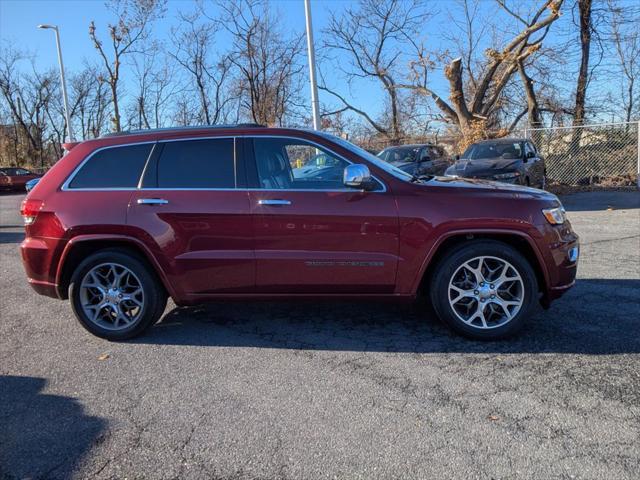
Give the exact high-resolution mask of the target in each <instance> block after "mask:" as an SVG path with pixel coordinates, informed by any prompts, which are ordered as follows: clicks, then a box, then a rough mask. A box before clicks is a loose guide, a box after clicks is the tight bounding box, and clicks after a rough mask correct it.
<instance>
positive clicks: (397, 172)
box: [315, 132, 413, 182]
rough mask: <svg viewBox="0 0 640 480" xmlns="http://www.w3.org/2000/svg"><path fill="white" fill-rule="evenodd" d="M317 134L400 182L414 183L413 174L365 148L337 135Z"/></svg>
mask: <svg viewBox="0 0 640 480" xmlns="http://www.w3.org/2000/svg"><path fill="white" fill-rule="evenodd" d="M315 133H316V134H317V135H321V136H323V137H324V138H326V139H327V140H329V141H332V142H333V143H336V144H338V145H340V146H341V147H342V148H344V149H346V150H348V151H350V152H351V153H353V154H355V155H358V156H359V157H361V158H364V159H365V160H367V161H368V162H369V163H372V164H373V165H375V166H376V167H378V168H379V169H381V170H384V171H385V172H387V173H389V174H390V175H393V176H394V177H396V178H398V179H400V180H404V181H406V182H410V181H413V177H412V175H411V174H409V173H407V172H405V171H404V170H401V169H399V168H398V167H396V166H394V165H393V164H392V163H390V162H385V161H384V160H382V159H381V158H380V157H376V156H375V155H373V154H372V153H369V152H367V151H366V150H365V149H364V148H361V147H358V146H357V145H354V144H353V143H351V142H349V141H347V140H344V139H343V138H340V137H337V136H335V135H331V134H330V133H326V132H315Z"/></svg>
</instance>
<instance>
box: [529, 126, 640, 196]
mask: <svg viewBox="0 0 640 480" xmlns="http://www.w3.org/2000/svg"><path fill="white" fill-rule="evenodd" d="M638 125H639V122H632V123H609V124H599V125H584V126H580V127H551V128H535V129H527V130H526V131H525V132H524V134H525V136H526V137H528V138H529V139H531V140H532V141H533V142H534V143H535V145H536V146H537V148H538V150H539V151H540V152H541V153H542V155H543V156H544V158H545V160H546V169H547V183H548V184H551V185H552V184H559V185H567V186H603V187H616V186H629V185H638V186H639V187H640V183H639V179H638V173H639V169H640V150H639V149H640V137H639V136H638V135H639V133H638Z"/></svg>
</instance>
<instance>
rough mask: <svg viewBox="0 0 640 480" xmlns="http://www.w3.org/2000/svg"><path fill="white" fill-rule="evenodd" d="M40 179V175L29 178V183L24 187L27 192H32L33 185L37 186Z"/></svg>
mask: <svg viewBox="0 0 640 480" xmlns="http://www.w3.org/2000/svg"><path fill="white" fill-rule="evenodd" d="M39 181H40V177H36V178H33V179H31V180H29V181H28V182H27V183H25V184H24V189H25V190H26V191H27V192H30V191H31V190H33V187H35V186H36V185H37V184H38V182H39Z"/></svg>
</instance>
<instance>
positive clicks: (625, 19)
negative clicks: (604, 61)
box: [608, 0, 640, 122]
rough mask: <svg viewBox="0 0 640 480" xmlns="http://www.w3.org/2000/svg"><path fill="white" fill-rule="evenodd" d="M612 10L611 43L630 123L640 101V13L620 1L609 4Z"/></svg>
mask: <svg viewBox="0 0 640 480" xmlns="http://www.w3.org/2000/svg"><path fill="white" fill-rule="evenodd" d="M608 6H609V8H610V10H611V41H612V42H613V46H614V48H615V53H616V57H617V60H618V62H617V63H618V68H619V70H620V72H621V73H622V82H621V83H622V85H621V87H622V88H621V90H622V92H621V93H622V102H623V105H624V111H625V113H624V119H625V121H626V122H629V121H631V119H632V116H633V114H634V113H635V110H636V109H637V108H638V105H637V102H638V97H640V92H639V91H638V87H640V30H639V29H638V25H639V24H640V15H639V11H640V9H639V8H638V7H633V6H626V7H625V6H622V5H621V4H620V2H618V1H617V0H608Z"/></svg>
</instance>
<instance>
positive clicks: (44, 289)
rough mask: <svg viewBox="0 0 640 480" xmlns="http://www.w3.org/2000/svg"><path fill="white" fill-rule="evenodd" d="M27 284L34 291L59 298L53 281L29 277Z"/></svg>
mask: <svg viewBox="0 0 640 480" xmlns="http://www.w3.org/2000/svg"><path fill="white" fill-rule="evenodd" d="M29 285H31V288H33V289H34V290H35V292H36V293H39V294H40V295H44V296H45V297H51V298H57V299H59V298H60V296H59V295H58V286H57V285H56V284H55V283H49V282H41V281H38V280H33V279H32V278H30V279H29Z"/></svg>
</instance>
